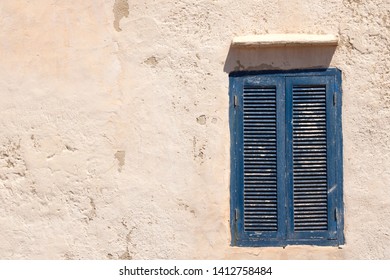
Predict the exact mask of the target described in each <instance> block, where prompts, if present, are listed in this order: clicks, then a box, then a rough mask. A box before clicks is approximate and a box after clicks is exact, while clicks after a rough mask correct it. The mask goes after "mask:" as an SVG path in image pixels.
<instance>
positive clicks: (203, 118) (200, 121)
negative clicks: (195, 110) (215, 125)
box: [196, 115, 207, 125]
mask: <svg viewBox="0 0 390 280" xmlns="http://www.w3.org/2000/svg"><path fill="white" fill-rule="evenodd" d="M196 121H197V122H198V124H200V125H205V124H206V121H207V118H206V116H205V115H201V116H199V117H197V118H196Z"/></svg>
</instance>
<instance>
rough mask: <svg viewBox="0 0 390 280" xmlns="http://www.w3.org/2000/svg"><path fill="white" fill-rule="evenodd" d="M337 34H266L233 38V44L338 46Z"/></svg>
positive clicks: (239, 45) (246, 45)
mask: <svg viewBox="0 0 390 280" xmlns="http://www.w3.org/2000/svg"><path fill="white" fill-rule="evenodd" d="M338 42H339V38H338V36H337V35H332V34H326V35H314V34H264V35H249V36H240V37H235V38H233V41H232V46H237V47H286V46H337V45H338Z"/></svg>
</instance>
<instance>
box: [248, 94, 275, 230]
mask: <svg viewBox="0 0 390 280" xmlns="http://www.w3.org/2000/svg"><path fill="white" fill-rule="evenodd" d="M243 105H244V110H243V115H244V123H243V127H244V230H245V231H255V232H276V231H277V230H278V215H277V187H276V183H277V175H276V174H277V173H276V88H275V87H244V94H243Z"/></svg>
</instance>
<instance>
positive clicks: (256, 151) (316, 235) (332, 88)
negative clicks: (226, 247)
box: [229, 69, 344, 246]
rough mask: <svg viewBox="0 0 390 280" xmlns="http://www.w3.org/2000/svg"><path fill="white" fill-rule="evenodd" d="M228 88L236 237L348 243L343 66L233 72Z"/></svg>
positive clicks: (274, 242) (269, 242) (278, 242)
mask: <svg viewBox="0 0 390 280" xmlns="http://www.w3.org/2000/svg"><path fill="white" fill-rule="evenodd" d="M229 91H230V93H229V94H230V127H231V140H232V141H231V143H232V146H231V160H232V162H231V170H232V172H231V234H232V242H231V244H232V245H233V246H286V245H292V244H308V245H323V246H337V245H341V244H343V243H344V235H343V224H344V222H343V199H342V198H343V193H342V181H343V179H342V131H341V72H340V71H339V70H338V69H323V70H312V71H289V72H234V73H231V74H230V89H229Z"/></svg>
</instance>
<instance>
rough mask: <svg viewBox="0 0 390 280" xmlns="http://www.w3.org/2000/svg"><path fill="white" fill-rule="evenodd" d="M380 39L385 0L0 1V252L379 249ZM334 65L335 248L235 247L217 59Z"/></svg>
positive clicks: (386, 15) (81, 255) (383, 96)
mask: <svg viewBox="0 0 390 280" xmlns="http://www.w3.org/2000/svg"><path fill="white" fill-rule="evenodd" d="M263 33H317V34H325V33H329V34H338V35H339V36H340V44H339V46H338V47H337V49H335V50H334V49H333V50H332V49H321V48H320V49H316V50H313V49H299V48H291V49H287V50H285V49H282V50H280V49H279V50H275V49H267V50H263V52H259V51H258V50H256V49H251V50H242V49H229V47H230V41H231V39H232V38H233V37H234V36H237V35H249V34H263ZM389 46H390V2H389V1H388V0H366V1H364V0H355V1H354V0H343V1H341V0H328V1H322V0H313V1H305V0H283V1H281V0H279V1H276V0H247V1H237V0H221V1H212V0H207V1H191V0H185V1H173V0H167V1H155V0H153V1H152V0H128V1H127V0H83V1H81V0H80V1H57V0H36V1H27V0H25V1H22V0H2V1H0V258H4V259H118V258H125V259H129V258H133V259H155V258H163V259H166V258H172V259H193V258H195V259H199V258H206V259H209V258H214V259H224V258H226V259H231V258H255V259H389V258H390V171H389V170H390V132H389V131H390V111H389V110H390V82H389V81H390V74H389V71H390V59H389V52H390V49H389ZM329 65H331V66H336V67H338V68H340V69H341V70H342V71H343V134H344V193H345V195H344V202H345V236H346V245H345V246H344V248H342V249H339V248H322V247H311V246H291V247H287V248H285V249H283V248H250V249H249V248H233V247H230V246H229V244H230V231H229V176H230V155H229V152H230V142H229V141H230V140H229V119H228V72H229V71H232V70H234V69H289V68H299V67H319V66H322V67H326V66H329Z"/></svg>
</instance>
